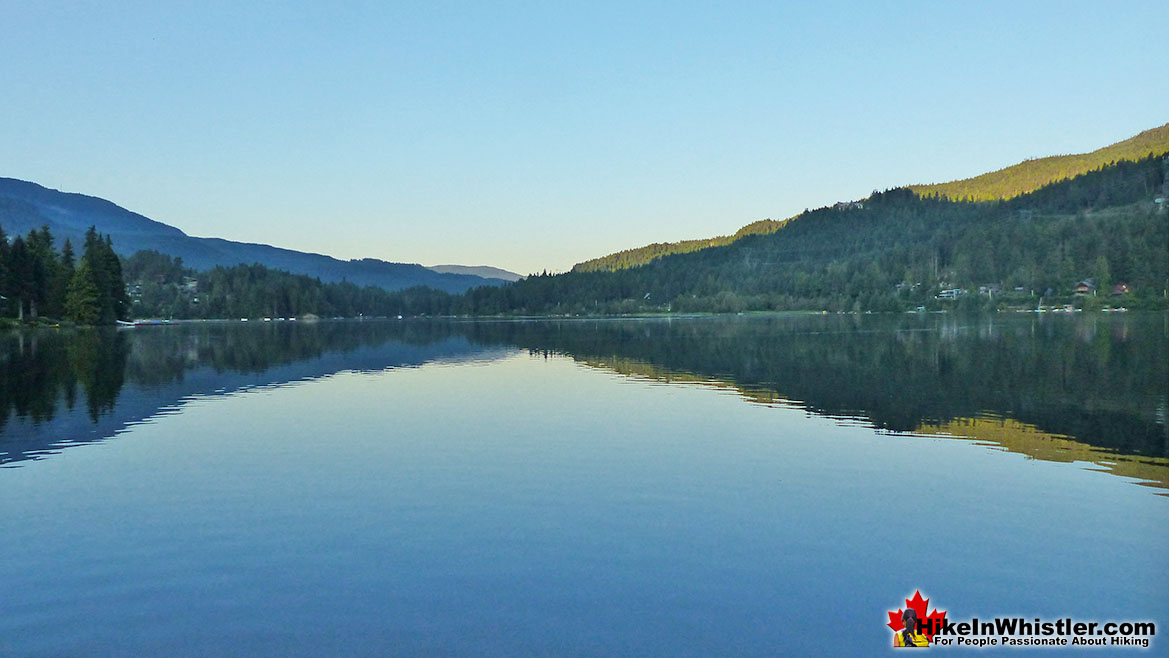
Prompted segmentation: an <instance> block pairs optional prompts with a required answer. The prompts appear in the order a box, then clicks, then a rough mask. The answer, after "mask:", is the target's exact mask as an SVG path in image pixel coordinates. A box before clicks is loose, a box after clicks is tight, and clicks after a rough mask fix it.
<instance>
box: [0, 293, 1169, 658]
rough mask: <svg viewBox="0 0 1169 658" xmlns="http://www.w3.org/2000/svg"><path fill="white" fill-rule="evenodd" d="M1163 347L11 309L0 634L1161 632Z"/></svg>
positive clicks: (593, 651)
mask: <svg viewBox="0 0 1169 658" xmlns="http://www.w3.org/2000/svg"><path fill="white" fill-rule="evenodd" d="M1167 346H1169V325H1167V322H1166V316H1164V315H1138V314H1127V315H1116V316H1106V315H1102V314H1101V315H1098V316H1096V315H1093V316H1085V315H1083V314H1080V315H1078V316H1073V317H1037V316H1032V315H1027V316H1013V315H1012V316H994V317H989V318H987V317H984V318H974V319H960V318H951V317H945V316H932V315H931V316H904V317H878V316H872V317H866V316H845V317H837V316H828V317H821V316H799V317H783V316H767V317H739V318H698V319H673V320H612V321H543V322H481V323H472V322H466V323H449V322H445V323H444V322H419V321H407V322H385V323H375V322H367V323H321V324H312V325H309V324H300V323H271V324H261V325H256V324H251V325H250V326H249V325H242V326H241V325H234V324H206V325H184V326H171V327H147V328H139V329H133V330H124V331H120V332H118V331H112V330H111V331H108V332H38V333H23V334H18V333H11V334H4V335H0V466H2V467H4V468H0V555H3V556H4V559H3V560H0V656H6V655H19V656H26V655H30V656H66V655H102V656H143V655H156V656H184V655H189V656H203V655H251V656H290V655H306V656H307V655H338V656H354V655H442V656H446V655H458V656H483V655H489V656H527V655H536V656H594V655H595V656H610V655H622V656H688V655H690V656H710V655H726V656H754V655H759V656H770V655H777V654H785V653H797V654H799V653H802V654H818V655H871V654H873V653H877V652H883V651H885V649H886V648H887V647H889V645H890V643H891V631H890V630H889V629H888V628H887V627H886V626H885V625H884V624H885V623H886V622H887V621H888V615H887V611H890V610H897V609H898V608H899V607H903V605H904V599H905V598H906V597H909V596H912V594H913V592H914V591H915V590H916V589H920V590H921V591H922V593H923V594H924V595H925V596H928V597H931V599H932V601H931V608H932V607H933V606H934V605H936V606H938V607H939V608H940V609H946V610H948V611H949V614H950V615H951V618H957V619H969V618H970V617H973V616H979V617H983V618H987V617H993V616H996V615H1003V616H1005V615H1010V616H1016V615H1021V616H1024V617H1027V618H1034V617H1044V618H1051V619H1056V618H1064V617H1074V618H1076V619H1077V620H1079V619H1084V620H1153V621H1156V622H1158V627H1159V630H1161V631H1162V633H1161V634H1160V635H1163V634H1165V633H1169V630H1166V629H1169V597H1166V596H1165V592H1166V591H1169V570H1167V567H1166V565H1165V555H1166V550H1167V549H1169V523H1166V521H1169V496H1166V495H1165V494H1169V429H1167V415H1169V356H1167V350H1166V348H1167ZM1162 625H1164V626H1163V627H1162ZM1167 646H1169V644H1167V641H1166V639H1165V638H1164V637H1157V638H1155V639H1154V641H1153V653H1155V654H1163V653H1164V651H1165V649H1166V647H1167ZM937 650H942V649H937ZM1011 653H1012V654H1015V655H1017V654H1018V653H1019V651H1012V652H1011ZM1048 655H1050V654H1048Z"/></svg>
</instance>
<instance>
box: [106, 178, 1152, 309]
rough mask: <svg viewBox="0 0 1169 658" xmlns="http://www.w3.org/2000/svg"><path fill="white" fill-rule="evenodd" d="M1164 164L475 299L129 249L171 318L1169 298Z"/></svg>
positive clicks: (863, 216) (1134, 303)
mask: <svg viewBox="0 0 1169 658" xmlns="http://www.w3.org/2000/svg"><path fill="white" fill-rule="evenodd" d="M1167 171H1169V157H1167V156H1158V157H1147V158H1144V159H1142V160H1140V161H1136V162H1131V161H1126V162H1120V163H1118V164H1115V165H1111V166H1108V167H1104V168H1101V169H1099V170H1097V171H1093V172H1090V173H1088V174H1084V175H1081V176H1078V177H1076V178H1074V179H1071V180H1066V181H1062V182H1059V183H1054V184H1051V185H1048V186H1046V187H1043V188H1041V189H1039V190H1036V191H1034V192H1031V193H1029V194H1025V195H1022V196H1019V197H1016V198H1014V199H1011V200H1008V201H986V202H969V201H950V200H948V199H943V198H937V197H928V198H922V197H920V196H918V195H917V194H916V193H914V192H913V191H912V190H909V189H907V188H897V189H892V190H888V191H886V192H881V193H874V194H873V195H872V196H871V197H870V198H868V199H866V200H864V202H863V203H858V204H847V205H838V206H834V207H826V208H820V209H818V210H812V211H808V212H805V213H802V214H801V215H799V216H798V217H795V218H793V219H791V220H789V221H787V222H786V223H784V224H783V225H782V226H781V227H780V228H778V230H775V231H773V232H770V233H763V234H755V235H746V236H744V237H741V238H740V239H738V240H734V241H731V242H729V243H727V244H724V245H720V246H714V247H708V248H704V249H700V250H698V251H694V252H691V253H684V254H673V255H668V256H665V257H663V258H660V259H658V260H655V261H653V262H651V263H649V264H647V265H643V266H641V267H634V268H628V269H622V270H617V271H595V272H568V273H565V274H559V275H539V276H531V277H528V278H526V279H524V280H522V281H517V282H515V283H511V284H508V285H505V286H502V287H498V288H495V287H481V288H476V289H472V290H470V291H468V292H467V293H465V294H463V295H450V294H447V293H443V292H440V291H436V290H430V289H425V288H415V289H411V290H406V291H400V292H391V293H387V292H385V291H381V290H375V289H370V288H364V289H363V288H358V287H357V286H354V285H352V284H322V283H321V282H320V281H317V280H315V279H312V278H309V277H304V276H294V275H289V274H286V273H282V272H277V271H273V270H270V269H268V268H264V267H261V266H238V267H234V268H216V269H215V270H212V271H210V272H205V273H201V274H198V275H197V277H196V275H195V273H193V272H187V273H185V274H183V273H182V272H181V268H176V267H175V265H176V264H174V263H171V265H170V270H169V273H167V272H168V270H167V269H166V267H162V266H158V265H157V264H156V266H155V267H154V269H150V268H144V267H143V266H142V264H143V263H144V262H146V260H148V254H139V255H137V256H135V257H134V258H131V259H130V260H129V261H128V263H127V272H128V274H129V276H128V278H129V280H130V281H131V282H135V281H141V282H142V290H141V296H140V297H137V298H136V303H135V305H134V308H135V309H136V311H139V312H138V313H137V314H139V315H141V314H143V313H147V314H151V313H155V314H161V315H164V316H169V317H255V316H257V315H270V316H283V315H301V314H304V313H314V314H317V315H322V316H325V315H345V316H352V315H357V314H364V315H367V316H368V315H389V316H394V315H399V314H401V315H494V314H546V313H552V314H565V313H567V314H612V313H637V312H665V311H672V312H689V311H711V312H738V311H745V310H789V309H805V310H811V309H815V310H821V309H822V310H829V311H856V310H874V311H904V310H908V309H913V308H917V307H919V306H922V307H926V308H932V309H940V308H948V309H959V308H964V309H978V308H995V307H998V306H1000V305H1002V304H1007V305H1010V306H1019V307H1024V306H1026V307H1035V306H1038V305H1039V304H1046V305H1053V304H1060V305H1062V304H1066V303H1072V302H1074V303H1076V304H1078V305H1080V306H1087V307H1089V308H1093V307H1101V306H1113V305H1115V306H1128V307H1134V308H1139V307H1145V308H1164V307H1165V306H1166V296H1165V295H1166V289H1169V213H1167V212H1166V211H1165V209H1164V207H1163V206H1164V204H1156V203H1154V198H1155V197H1156V196H1157V195H1159V194H1162V193H1163V190H1164V189H1165V182H1166V177H1167ZM165 260H166V261H167V262H169V259H165ZM155 261H157V257H155ZM168 277H169V278H168ZM182 277H186V278H182ZM162 281H166V282H167V284H166V285H165V286H161V287H156V286H157V284H156V283H152V282H162ZM183 281H186V282H187V283H194V288H191V289H188V288H184V287H183V285H185V284H182V282H183ZM1077 287H1080V288H1081V293H1085V294H1081V295H1079V296H1077V295H1076V289H1077ZM195 291H197V295H196V294H195ZM160 295H161V296H160ZM168 295H169V297H167V296H168ZM196 296H197V297H198V301H197V302H195V300H194V298H195V297H196Z"/></svg>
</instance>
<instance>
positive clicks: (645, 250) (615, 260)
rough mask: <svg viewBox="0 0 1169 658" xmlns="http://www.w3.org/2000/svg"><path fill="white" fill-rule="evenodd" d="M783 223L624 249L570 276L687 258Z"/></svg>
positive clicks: (753, 224)
mask: <svg viewBox="0 0 1169 658" xmlns="http://www.w3.org/2000/svg"><path fill="white" fill-rule="evenodd" d="M784 221H786V220H783V221H776V220H774V219H761V220H759V221H757V222H751V223H750V224H747V225H746V226H744V227H743V228H741V229H739V230H738V231H735V234H734V235H720V236H718V237H717V238H708V239H701V240H682V241H681V242H655V243H653V244H649V245H646V246H644V247H637V248H635V249H625V250H623V251H618V252H617V253H614V254H609V255H608V256H601V257H600V258H594V259H592V260H586V261H584V262H583V263H577V264H576V265H573V266H572V271H573V272H612V271H615V270H623V269H626V268H630V267H639V266H641V265H645V264H646V263H649V262H652V261H655V260H657V259H659V258H661V257H663V256H669V255H671V254H688V253H690V252H692V251H698V250H699V249H706V248H707V247H721V246H724V245H728V244H730V243H732V242H734V241H735V240H738V239H739V238H743V237H746V236H748V235H767V234H768V233H774V232H776V231H777V230H779V227H781V226H783V224H784Z"/></svg>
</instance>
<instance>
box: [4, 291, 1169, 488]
mask: <svg viewBox="0 0 1169 658" xmlns="http://www.w3.org/2000/svg"><path fill="white" fill-rule="evenodd" d="M1167 343H1169V325H1167V319H1166V316H1164V315H1144V314H1127V315H1124V316H1088V315H1080V316H1072V317H1047V316H1033V315H1025V316H1024V315H1005V314H1004V315H995V316H981V317H972V318H960V317H953V316H938V315H924V314H923V315H905V316H876V315H874V316H809V315H765V316H745V317H706V318H672V319H613V320H575V319H566V320H539V321H532V320H529V321H496V322H490V321H465V322H461V321H425V320H408V321H384V322H382V321H367V322H322V323H316V324H307V323H292V322H285V323H265V324H263V325H251V326H248V325H238V324H234V323H201V324H187V325H173V326H161V327H143V328H138V329H133V330H123V331H116V330H86V331H82V330H78V331H65V330H52V331H48V330H42V331H35V332H10V333H7V334H5V335H3V336H0V366H2V371H0V464H3V465H6V466H14V465H18V464H20V463H23V462H27V461H28V460H31V459H37V458H41V457H44V456H47V455H51V454H54V453H56V452H59V451H60V450H62V449H63V448H65V447H67V446H69V445H75V444H81V443H88V442H92V441H98V440H102V439H106V438H109V437H111V436H114V435H115V434H116V433H118V432H119V431H121V430H123V429H124V428H125V427H127V426H129V425H132V424H135V423H139V422H149V420H150V419H151V418H153V417H155V416H158V415H159V414H161V413H175V412H176V411H177V410H181V407H182V405H183V404H184V402H185V401H186V400H190V399H193V398H195V397H203V396H214V395H225V394H231V393H234V392H239V391H243V390H248V389H250V388H254V387H257V386H281V385H285V384H289V383H295V382H299V381H305V380H311V379H316V378H320V377H324V376H327V375H330V374H333V373H336V372H341V371H381V370H386V369H392V368H401V367H414V366H420V365H424V364H427V363H433V362H439V361H442V362H468V361H476V360H490V359H495V358H498V357H500V356H502V355H506V354H509V353H512V352H514V351H515V350H517V349H519V350H527V351H530V352H544V353H548V354H557V355H565V356H569V357H571V358H573V359H575V360H576V361H578V362H579V363H581V364H584V365H585V366H589V367H596V368H603V369H606V370H610V371H613V372H616V373H619V374H622V375H625V376H628V377H632V378H636V379H640V380H646V381H652V382H667V383H696V384H701V385H706V386H716V387H726V388H729V389H732V390H734V391H735V392H736V393H737V394H739V395H741V396H742V397H743V398H744V399H746V400H748V401H750V402H753V403H762V404H778V405H783V406H797V407H800V408H803V409H806V410H807V411H808V412H810V413H814V414H817V415H822V416H826V417H830V418H836V419H841V420H842V421H845V422H850V423H855V422H858V421H860V422H864V423H868V424H871V425H872V426H873V427H874V428H876V429H877V430H880V431H883V432H895V433H911V434H916V435H923V436H931V437H947V438H949V437H953V438H961V439H967V440H973V441H976V442H978V443H981V444H985V445H990V446H993V447H995V448H996V449H1002V450H1008V451H1011V452H1017V453H1021V454H1025V455H1027V456H1029V457H1032V458H1035V459H1042V460H1049V461H1062V462H1088V463H1091V464H1094V466H1092V468H1098V469H1100V470H1104V471H1107V472H1111V473H1114V474H1117V475H1121V476H1126V477H1132V478H1137V479H1139V480H1141V481H1143V483H1145V484H1149V485H1151V486H1154V487H1159V488H1162V489H1169V428H1167V423H1166V415H1167V409H1169V360H1167V359H1169V356H1167V354H1166V350H1165V349H1164V348H1165V345H1166V344H1167Z"/></svg>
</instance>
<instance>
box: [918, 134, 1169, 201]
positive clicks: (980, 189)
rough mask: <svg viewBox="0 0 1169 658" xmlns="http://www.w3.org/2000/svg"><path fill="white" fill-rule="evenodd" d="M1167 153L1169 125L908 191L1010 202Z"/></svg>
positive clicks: (925, 194)
mask: <svg viewBox="0 0 1169 658" xmlns="http://www.w3.org/2000/svg"><path fill="white" fill-rule="evenodd" d="M1166 151H1169V123H1167V124H1165V125H1163V126H1159V127H1157V128H1151V129H1149V130H1146V131H1144V132H1142V133H1141V134H1139V135H1137V136H1135V137H1130V138H1129V139H1126V140H1124V141H1122V142H1117V143H1115V144H1112V145H1110V146H1105V147H1104V148H1100V149H1096V150H1095V151H1092V152H1091V153H1078V154H1074V155H1053V156H1049V157H1046V158H1036V159H1034V160H1024V161H1023V162H1020V163H1019V164H1017V165H1012V166H1010V167H1006V168H1004V169H999V170H997V171H992V172H989V173H986V174H982V175H981V176H975V177H973V178H964V179H962V180H956V181H950V182H948V183H932V184H928V185H910V186H909V189H911V190H913V191H914V192H917V193H918V194H920V195H922V196H931V195H937V196H942V197H946V198H949V199H954V200H966V201H993V200H996V199H1011V198H1014V197H1017V196H1019V195H1020V194H1026V193H1027V192H1033V191H1035V190H1037V189H1039V188H1041V187H1043V186H1044V185H1047V184H1049V183H1054V182H1056V181H1061V180H1067V179H1069V178H1074V177H1075V176H1079V175H1080V174H1086V173H1088V172H1089V171H1092V170H1094V169H1099V168H1100V167H1103V166H1105V165H1109V164H1112V163H1114V162H1121V161H1125V160H1139V159H1141V158H1143V157H1145V156H1147V155H1151V154H1157V153H1165V152H1166Z"/></svg>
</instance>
